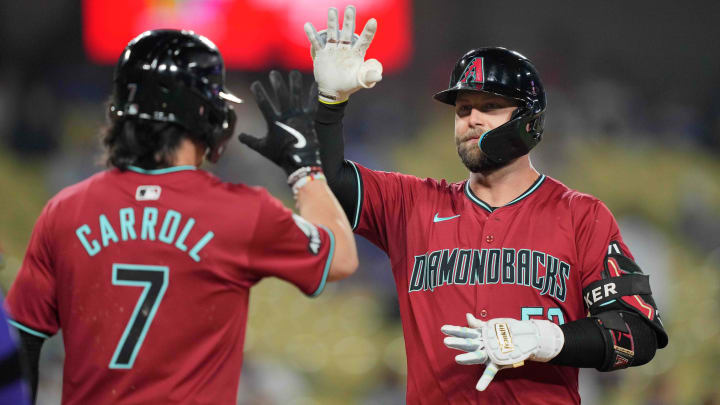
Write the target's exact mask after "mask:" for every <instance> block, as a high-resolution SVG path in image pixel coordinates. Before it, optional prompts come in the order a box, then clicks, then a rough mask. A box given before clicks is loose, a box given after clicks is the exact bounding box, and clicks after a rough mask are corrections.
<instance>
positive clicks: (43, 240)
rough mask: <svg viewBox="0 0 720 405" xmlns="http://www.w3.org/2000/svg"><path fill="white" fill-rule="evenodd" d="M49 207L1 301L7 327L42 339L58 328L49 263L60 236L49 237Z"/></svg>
mask: <svg viewBox="0 0 720 405" xmlns="http://www.w3.org/2000/svg"><path fill="white" fill-rule="evenodd" d="M50 206H51V203H48V205H46V206H45V208H44V209H43V211H42V213H41V214H40V217H39V218H38V220H37V222H36V223H35V228H34V229H33V232H32V236H31V238H30V244H29V245H28V248H27V251H26V253H25V258H24V259H23V262H22V265H21V267H20V271H19V272H18V275H17V277H16V278H15V282H14V283H13V284H12V286H11V287H10V291H9V292H8V296H7V298H6V300H5V306H6V307H7V311H8V314H9V316H10V318H11V320H10V323H11V324H13V325H14V326H15V327H17V328H18V329H21V330H23V331H25V332H27V333H29V334H31V335H35V336H39V337H42V338H48V337H50V336H52V335H54V334H55V333H57V331H58V329H59V328H60V323H59V320H58V312H57V297H56V281H55V280H56V277H55V276H56V275H55V271H54V269H53V261H52V257H53V256H52V240H53V238H54V237H60V236H58V235H55V236H54V235H52V234H51V229H50V226H49V222H50V218H49V217H50V208H49V207H50Z"/></svg>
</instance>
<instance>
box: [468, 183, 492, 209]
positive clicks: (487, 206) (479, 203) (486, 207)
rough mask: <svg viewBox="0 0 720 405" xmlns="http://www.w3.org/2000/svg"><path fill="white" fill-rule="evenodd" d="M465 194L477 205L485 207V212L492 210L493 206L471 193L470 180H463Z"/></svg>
mask: <svg viewBox="0 0 720 405" xmlns="http://www.w3.org/2000/svg"><path fill="white" fill-rule="evenodd" d="M465 195H466V196H467V197H468V198H469V199H470V201H472V202H474V203H475V204H477V205H479V206H480V207H482V208H483V209H485V210H486V211H487V212H493V208H492V207H491V206H489V205H487V203H485V201H483V200H481V199H479V198H477V197H475V194H473V193H472V191H470V180H468V181H466V182H465Z"/></svg>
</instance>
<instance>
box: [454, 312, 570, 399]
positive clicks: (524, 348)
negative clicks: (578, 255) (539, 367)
mask: <svg viewBox="0 0 720 405" xmlns="http://www.w3.org/2000/svg"><path fill="white" fill-rule="evenodd" d="M467 321H468V326H470V327H469V328H468V327H464V326H453V325H444V326H443V327H442V328H441V330H442V332H443V333H444V334H446V335H448V336H449V337H446V338H445V340H444V343H445V346H447V347H449V348H451V349H457V350H462V351H465V352H467V353H463V354H459V355H457V356H455V361H456V362H457V363H458V364H463V365H469V364H485V372H484V373H483V375H482V376H481V377H480V380H478V383H477V385H476V386H475V388H476V389H477V390H478V391H484V390H485V389H486V388H487V386H488V385H489V384H490V382H491V381H492V380H493V378H494V377H495V374H497V372H498V371H500V370H502V369H505V368H510V367H520V366H522V365H524V364H525V360H532V361H539V362H548V361H550V360H552V359H553V358H554V357H555V356H557V355H558V353H560V350H561V349H562V347H563V345H564V344H565V336H564V335H563V332H562V330H561V329H560V327H559V326H557V325H555V324H554V323H552V322H550V321H545V320H536V319H532V320H528V321H518V320H517V319H512V318H495V319H491V320H489V321H487V322H483V321H481V320H479V319H476V318H475V317H474V316H473V315H472V314H467Z"/></svg>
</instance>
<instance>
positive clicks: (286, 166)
mask: <svg viewBox="0 0 720 405" xmlns="http://www.w3.org/2000/svg"><path fill="white" fill-rule="evenodd" d="M289 77H290V88H289V89H288V86H287V85H286V84H285V81H284V80H283V78H282V75H281V74H280V72H278V71H276V70H273V71H271V72H270V85H271V86H272V88H273V91H274V93H275V99H274V100H272V99H270V97H268V94H267V93H266V92H265V88H263V85H262V84H261V83H260V82H259V81H255V82H253V83H252V84H251V85H250V91H252V93H253V95H254V96H255V101H256V102H257V105H258V107H260V111H261V112H262V114H263V116H264V117H265V121H267V125H268V134H267V136H266V137H265V138H262V139H260V138H256V137H254V136H252V135H248V134H246V133H242V134H240V136H239V137H238V138H239V139H240V142H242V143H244V144H245V145H247V146H249V147H250V148H251V149H253V150H255V151H256V152H258V153H259V154H261V155H263V156H265V157H266V158H268V159H270V160H271V161H273V162H274V163H275V164H277V165H278V166H280V167H282V168H283V170H285V172H286V173H287V174H288V176H290V175H291V174H293V173H294V172H296V171H298V169H301V168H312V167H317V168H319V167H321V166H322V164H321V162H320V152H319V146H318V141H317V133H316V132H315V122H314V116H315V110H316V109H317V102H316V99H317V84H316V83H314V84H313V85H312V87H311V88H310V90H309V94H306V95H305V96H304V97H303V91H302V75H301V74H300V72H299V71H297V70H293V71H292V72H290V75H289Z"/></svg>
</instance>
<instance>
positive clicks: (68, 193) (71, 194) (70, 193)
mask: <svg viewBox="0 0 720 405" xmlns="http://www.w3.org/2000/svg"><path fill="white" fill-rule="evenodd" d="M114 170H116V169H108V170H103V171H101V172H98V173H95V174H93V175H91V176H90V177H87V178H85V179H84V180H81V181H78V182H77V183H73V184H71V185H69V186H66V187H64V188H62V189H61V190H60V191H58V192H57V193H56V194H55V195H54V196H53V197H52V198H50V200H49V201H48V204H47V205H48V206H49V207H55V206H58V205H61V204H63V203H66V202H67V201H71V200H73V199H76V198H82V196H83V195H84V194H85V193H86V192H87V191H88V190H89V189H91V188H92V187H93V186H94V185H96V184H98V183H104V182H106V181H107V179H108V177H109V176H111V175H112V172H113V171H114Z"/></svg>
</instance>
